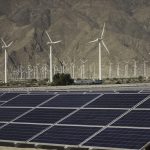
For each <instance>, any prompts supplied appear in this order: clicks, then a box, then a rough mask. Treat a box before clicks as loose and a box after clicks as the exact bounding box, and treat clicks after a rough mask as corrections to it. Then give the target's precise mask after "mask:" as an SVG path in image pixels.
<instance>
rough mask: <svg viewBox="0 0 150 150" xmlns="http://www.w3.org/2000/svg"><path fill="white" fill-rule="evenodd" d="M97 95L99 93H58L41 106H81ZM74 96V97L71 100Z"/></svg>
mask: <svg viewBox="0 0 150 150" xmlns="http://www.w3.org/2000/svg"><path fill="white" fill-rule="evenodd" d="M99 95H101V94H60V95H59V96H58V97H56V98H55V99H53V100H52V101H49V102H47V103H45V104H44V105H41V107H60V106H61V107H81V106H83V105H84V104H86V103H87V102H90V101H91V100H93V99H95V98H96V97H97V96H99ZM75 96H76V97H75ZM85 96H86V98H85ZM74 97H75V99H74V100H72V99H73V98H74Z"/></svg>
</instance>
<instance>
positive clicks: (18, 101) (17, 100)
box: [3, 94, 57, 107]
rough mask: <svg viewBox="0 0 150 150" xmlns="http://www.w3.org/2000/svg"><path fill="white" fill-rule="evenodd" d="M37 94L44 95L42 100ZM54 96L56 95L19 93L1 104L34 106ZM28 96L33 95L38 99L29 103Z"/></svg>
mask: <svg viewBox="0 0 150 150" xmlns="http://www.w3.org/2000/svg"><path fill="white" fill-rule="evenodd" d="M39 96H43V97H44V96H45V97H46V98H45V99H44V100H43V98H42V97H41V98H40V99H39ZM55 96H57V95H52V94H50V95H40V94H20V95H19V96H18V97H16V98H14V99H12V100H10V101H8V102H6V103H5V104H4V105H3V106H5V107H10V106H11V107H36V106H38V105H40V104H42V103H43V102H45V101H47V100H51V99H52V98H53V97H55ZM29 97H30V98H32V97H34V99H35V98H38V101H37V99H36V100H34V103H32V104H31V103H29V102H30V101H29ZM21 98H22V99H21ZM27 102H28V103H27ZM32 102H33V101H32ZM15 103H16V104H15Z"/></svg>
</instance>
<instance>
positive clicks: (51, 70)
mask: <svg viewBox="0 0 150 150" xmlns="http://www.w3.org/2000/svg"><path fill="white" fill-rule="evenodd" d="M46 34H47V37H48V39H49V42H47V45H49V46H50V50H49V59H50V62H49V67H50V69H49V75H50V77H49V79H50V82H53V68H52V67H53V66H52V45H53V44H57V43H60V42H61V41H55V42H54V41H52V39H51V38H50V35H49V34H48V32H47V31H46Z"/></svg>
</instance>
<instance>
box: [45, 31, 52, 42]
mask: <svg viewBox="0 0 150 150" xmlns="http://www.w3.org/2000/svg"><path fill="white" fill-rule="evenodd" d="M45 32H46V34H47V37H48V38H49V40H50V42H52V39H51V37H50V35H49V34H48V32H47V31H45Z"/></svg>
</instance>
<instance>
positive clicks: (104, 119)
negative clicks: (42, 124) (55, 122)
mask: <svg viewBox="0 0 150 150" xmlns="http://www.w3.org/2000/svg"><path fill="white" fill-rule="evenodd" d="M124 112H125V110H113V109H80V110H79V111H78V112H76V113H75V114H73V115H71V116H70V117H68V118H67V119H65V120H63V121H62V122H60V123H59V124H71V125H89V126H91V125H99V126H105V125H107V124H108V123H109V122H111V121H112V120H114V119H115V118H116V117H118V116H120V115H121V114H122V113H124Z"/></svg>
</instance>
